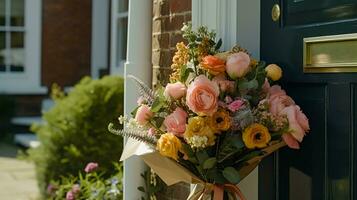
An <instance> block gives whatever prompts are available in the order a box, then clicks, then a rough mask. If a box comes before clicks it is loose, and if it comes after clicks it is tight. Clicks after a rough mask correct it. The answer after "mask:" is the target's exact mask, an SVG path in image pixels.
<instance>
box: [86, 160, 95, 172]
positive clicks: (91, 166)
mask: <svg viewBox="0 0 357 200" xmlns="http://www.w3.org/2000/svg"><path fill="white" fill-rule="evenodd" d="M97 168H98V163H95V162H90V163H88V164H87V166H86V167H85V168H84V171H85V172H87V173H90V172H93V171H94V170H96V169H97Z"/></svg>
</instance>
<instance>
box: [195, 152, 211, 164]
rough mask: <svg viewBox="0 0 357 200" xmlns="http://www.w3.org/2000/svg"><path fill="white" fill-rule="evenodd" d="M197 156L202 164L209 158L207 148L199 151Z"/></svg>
mask: <svg viewBox="0 0 357 200" xmlns="http://www.w3.org/2000/svg"><path fill="white" fill-rule="evenodd" d="M196 157H197V159H198V162H199V163H200V164H203V163H204V162H205V161H206V160H207V159H208V158H209V156H208V153H207V152H206V151H205V150H200V151H197V152H196Z"/></svg>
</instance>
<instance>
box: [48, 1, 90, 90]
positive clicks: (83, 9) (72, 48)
mask: <svg viewBox="0 0 357 200" xmlns="http://www.w3.org/2000/svg"><path fill="white" fill-rule="evenodd" d="M91 16H92V0H61V1H54V0H43V15H42V21H43V22H42V84H43V85H46V86H50V85H52V83H58V84H59V85H60V86H71V85H73V84H75V83H76V82H77V81H78V80H80V78H81V77H83V76H85V75H89V74H90V60H91V34H92V30H91V23H92V22H91V21H92V18H91Z"/></svg>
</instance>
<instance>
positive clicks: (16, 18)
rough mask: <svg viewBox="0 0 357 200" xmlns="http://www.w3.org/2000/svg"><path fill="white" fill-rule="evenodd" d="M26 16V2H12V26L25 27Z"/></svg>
mask: <svg viewBox="0 0 357 200" xmlns="http://www.w3.org/2000/svg"><path fill="white" fill-rule="evenodd" d="M24 15H25V2H24V0H11V26H23V25H24V24H25V23H24Z"/></svg>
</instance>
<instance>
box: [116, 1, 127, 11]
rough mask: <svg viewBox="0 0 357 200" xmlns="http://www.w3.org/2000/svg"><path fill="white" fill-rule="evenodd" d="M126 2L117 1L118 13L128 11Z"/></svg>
mask: <svg viewBox="0 0 357 200" xmlns="http://www.w3.org/2000/svg"><path fill="white" fill-rule="evenodd" d="M128 5H129V3H128V0H118V12H119V13H121V12H126V11H128Z"/></svg>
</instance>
